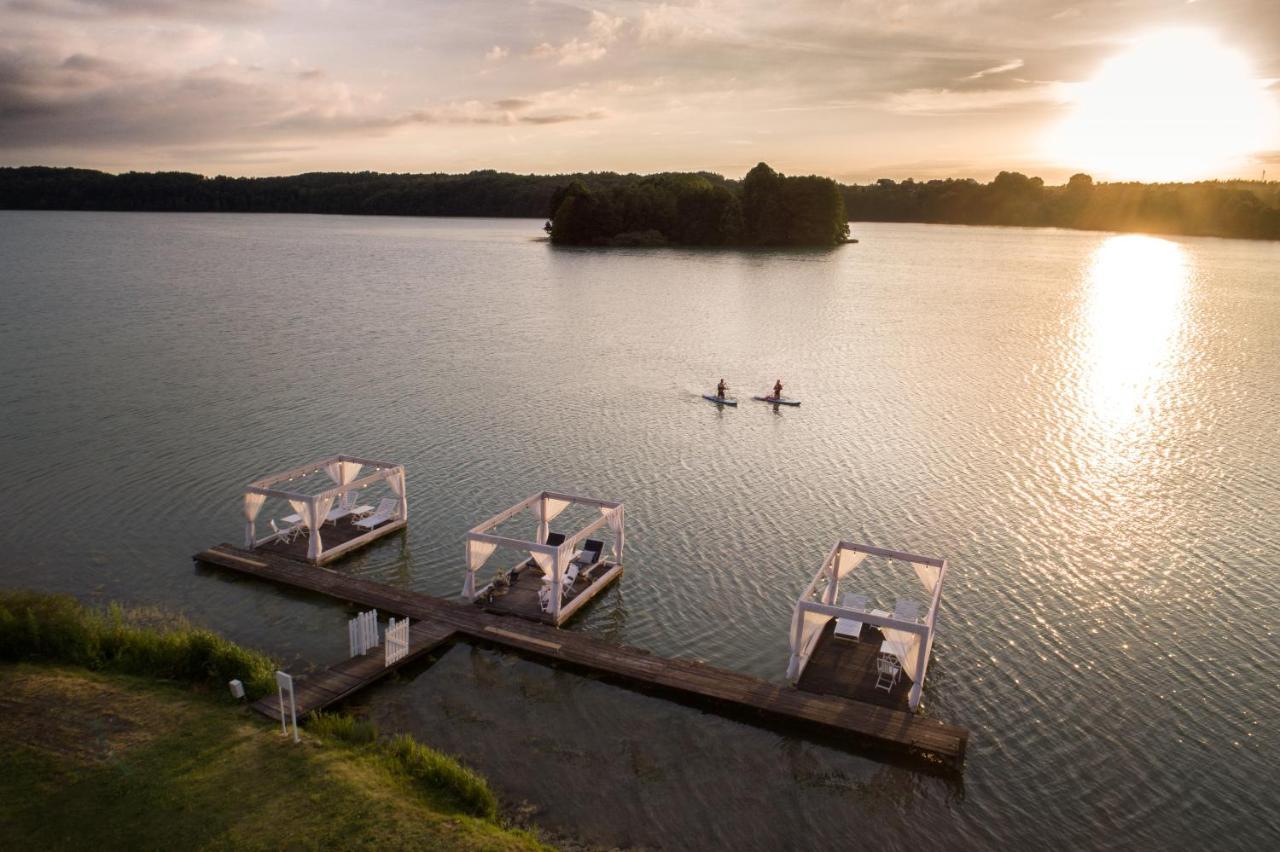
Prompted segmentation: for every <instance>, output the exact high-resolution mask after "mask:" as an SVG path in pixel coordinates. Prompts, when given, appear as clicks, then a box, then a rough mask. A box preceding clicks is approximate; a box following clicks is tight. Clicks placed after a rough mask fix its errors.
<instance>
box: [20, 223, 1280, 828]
mask: <svg viewBox="0 0 1280 852" xmlns="http://www.w3.org/2000/svg"><path fill="white" fill-rule="evenodd" d="M540 224H541V223H540V222H533V221H523V220H520V221H513V220H462V219H391V218H350V217H336V216H335V217H321V216H274V215H195V214H193V215H188V214H128V213H71V212H68V213H20V212H0V257H2V258H3V265H2V266H0V291H2V292H3V296H4V305H5V309H4V311H3V313H2V314H0V356H2V357H3V364H4V370H3V374H2V375H0V406H2V408H0V470H3V471H4V475H3V479H0V483H3V485H2V487H0V493H3V494H4V498H3V504H2V505H3V508H4V517H5V518H6V519H7V523H6V524H5V526H4V530H3V533H0V542H2V543H3V553H4V558H3V560H2V563H0V584H3V585H7V586H29V587H34V588H38V589H46V590H58V591H67V592H72V593H74V594H76V595H79V596H81V597H82V598H85V599H86V600H91V601H106V600H111V599H117V600H122V601H126V602H129V603H138V604H156V605H161V606H164V607H167V608H170V609H174V610H180V611H182V612H185V613H187V614H189V615H190V616H191V617H192V618H193V619H195V620H197V621H199V622H202V623H205V624H208V625H210V626H212V627H214V628H216V629H218V630H221V631H223V632H225V633H226V634H228V635H229V636H231V637H232V638H234V639H236V640H238V641H240V642H243V643H246V644H251V645H254V646H258V647H261V648H263V649H265V650H268V651H270V652H272V653H274V654H276V655H278V656H280V657H281V658H282V659H284V660H286V661H288V662H290V663H291V664H292V665H294V666H295V667H298V668H299V669H301V668H304V667H305V665H306V664H307V663H309V662H310V663H327V662H333V661H335V660H337V659H339V658H341V657H342V656H343V655H344V654H345V652H346V629H345V628H346V625H345V620H346V619H347V618H348V617H349V615H350V613H349V612H348V611H347V610H346V609H345V608H344V607H342V606H338V605H335V604H333V603H330V602H327V601H325V600H321V599H317V598H311V597H307V596H303V595H300V594H294V593H288V592H285V591H282V590H279V589H275V588H272V587H269V586H266V585H263V584H256V583H252V582H245V581H235V580H232V579H230V578H228V577H226V576H223V575H219V574H216V573H205V572H197V571H196V570H195V569H194V568H193V566H192V562H191V555H192V554H193V553H195V552H196V551H198V550H200V549H202V548H204V547H206V546H209V545H211V544H215V543H217V542H221V541H232V542H237V541H239V539H240V537H241V519H240V495H241V489H242V487H243V486H244V485H245V484H246V483H247V482H248V481H249V480H251V479H255V478H257V477H259V476H261V475H265V474H267V473H271V472H275V471H278V470H283V469H285V468H288V467H292V466H294V465H296V464H301V463H304V462H307V461H310V460H312V459H315V458H319V457H322V456H326V455H329V454H333V453H338V452H343V453H351V454H355V455H362V456H366V457H371V458H387V459H391V460H395V461H399V462H402V463H404V464H405V465H406V466H407V470H408V499H409V505H410V524H409V528H408V530H407V531H406V532H405V533H404V534H398V535H395V536H391V537H388V538H387V539H383V540H382V541H380V542H378V543H377V544H376V545H375V546H374V547H372V548H370V549H367V550H365V551H363V552H361V553H359V554H358V555H356V556H353V557H351V558H349V559H347V560H344V561H343V562H341V563H339V564H338V567H339V568H340V570H344V571H351V572H355V573H358V574H360V575H364V576H367V577H370V578H373V579H376V580H379V581H382V582H387V583H393V584H397V585H402V586H406V587H410V588H413V589H417V590H420V591H423V592H428V593H431V594H437V595H455V594H457V593H458V592H459V591H460V590H461V587H462V581H463V566H464V554H463V543H462V542H463V540H462V536H463V534H464V533H465V532H466V530H467V529H469V528H470V527H471V526H473V525H475V524H476V523H479V522H480V521H482V520H484V519H486V518H488V517H489V516H491V515H493V514H494V513H496V512H498V511H499V510H501V509H504V508H506V507H507V506H509V505H511V504H513V503H515V502H516V501H517V500H519V499H521V498H523V497H525V496H527V495H528V494H531V493H533V492H535V491H538V490H541V489H544V488H549V489H555V490H565V491H570V492H573V493H582V494H589V495H594V496H599V497H605V498H611V499H620V500H623V501H625V503H626V507H627V509H626V511H627V558H626V565H627V573H626V575H625V576H624V578H623V580H622V582H621V583H620V584H619V585H618V586H617V587H615V588H613V589H611V590H610V591H609V592H607V593H606V594H605V595H604V596H603V597H602V598H601V599H600V600H598V601H596V602H593V603H592V604H591V606H590V607H589V609H588V611H587V612H586V613H585V614H584V615H583V617H581V618H580V619H578V620H576V621H574V622H573V623H572V624H571V625H570V626H569V628H568V629H572V630H582V631H589V632H592V633H596V634H600V635H602V636H604V637H607V638H608V639H610V640H615V641H620V642H625V643H627V644H631V645H636V646H640V647H644V648H648V649H650V650H652V651H654V652H656V653H661V654H666V655H678V656H686V657H696V658H700V659H705V660H707V661H709V662H711V663H714V664H716V665H721V666H726V667H729V668H734V669H739V670H742V671H746V672H749V673H751V674H754V675H758V676H762V677H766V678H770V679H773V680H778V681H781V680H782V678H783V675H784V673H785V669H786V664H787V656H788V644H787V631H788V625H789V620H790V614H791V607H792V605H793V604H794V600H795V598H796V596H797V595H799V594H800V592H801V591H802V590H803V588H804V586H805V584H806V583H807V582H808V580H809V579H810V577H811V576H812V575H813V573H814V572H815V571H816V570H817V568H818V567H819V565H820V564H821V562H822V559H823V557H824V556H825V554H826V552H827V550H828V549H829V548H830V547H831V545H832V544H833V543H834V542H835V541H836V540H837V539H839V538H844V539H850V540H855V541H863V542H867V543H871V544H875V545H880V546H884V547H891V548H895V549H901V550H908V551H914V552H919V553H925V554H932V555H940V556H945V557H947V558H948V559H949V560H950V566H951V567H950V574H949V576H948V579H947V584H946V586H945V590H944V594H943V599H942V610H941V615H940V617H939V621H938V636H937V640H936V643H935V645H934V648H933V658H932V664H931V666H930V670H929V678H928V682H927V684H926V686H925V689H924V700H923V703H922V710H923V712H925V713H927V714H929V715H931V716H934V717H937V718H939V719H942V720H944V721H948V722H952V723H955V724H959V725H963V726H966V727H968V728H970V729H971V730H972V732H973V734H972V738H971V740H970V746H969V752H968V760H967V764H966V767H965V771H964V773H963V778H962V779H960V780H956V779H948V778H945V777H937V776H934V775H930V774H926V773H922V772H919V771H916V770H915V769H912V768H910V767H907V766H899V765H895V764H892V763H884V762H879V761H876V760H872V759H869V758H868V757H866V756H863V755H859V754H858V753H857V752H856V751H847V750H843V749H840V748H833V747H832V746H831V745H830V744H825V743H820V742H815V741H812V740H809V739H803V738H797V737H793V736H788V735H784V734H780V733H777V732H774V731H770V730H766V729H761V728H755V727H750V726H746V725H743V724H739V723H737V722H733V721H729V720H725V719H722V718H720V717H717V716H714V715H707V714H703V713H700V712H698V711H697V710H695V709H691V708H688V707H684V706H681V705H678V704H672V703H668V702H664V701H661V700H659V699H656V698H651V697H646V696H643V695H639V694H635V693H632V692H629V691H626V690H623V689H620V688H617V687H612V686H608V685H605V684H602V683H600V682H598V681H595V680H592V679H588V678H583V677H579V676H576V675H573V674H568V673H565V672H560V671H555V670H552V669H549V668H545V667H543V666H541V665H538V664H536V663H533V662H529V661H525V660H520V659H516V658H512V657H509V656H505V655H503V654H501V653H499V652H496V651H493V650H487V649H477V648H473V647H471V646H468V645H458V646H456V647H454V648H453V649H452V650H450V651H448V652H447V653H446V654H444V656H443V657H442V658H441V659H440V660H439V661H438V662H436V663H435V664H434V665H430V666H419V667H417V668H416V669H414V670H413V671H412V672H411V673H410V675H411V676H407V677H401V678H399V679H397V680H396V681H395V682H392V683H389V684H387V685H385V686H382V687H379V688H377V689H375V690H373V691H372V692H370V693H369V694H367V695H366V696H365V697H363V698H361V699H360V700H359V704H360V705H361V709H362V711H364V712H367V713H368V714H369V715H370V716H372V717H373V718H375V719H377V720H378V721H379V722H380V724H381V725H382V727H383V728H384V730H406V731H411V732H412V733H414V734H415V735H417V736H418V737H419V738H420V739H422V740H423V741H425V742H427V743H429V744H431V745H435V746H438V747H440V748H443V749H445V750H447V751H450V752H452V753H454V754H457V755H459V756H460V757H461V758H462V759H463V760H464V761H466V762H467V763H469V764H471V765H473V766H475V767H477V768H478V769H480V770H481V771H482V772H484V773H486V774H488V775H489V776H490V777H491V778H492V780H493V782H494V784H495V786H496V788H497V789H498V790H499V792H500V794H501V795H502V796H503V797H504V798H505V799H506V800H507V801H509V802H519V801H527V802H529V803H530V804H531V805H533V806H534V807H536V808H537V809H538V812H539V816H538V821H539V822H540V823H541V824H542V825H544V826H546V827H548V828H550V829H551V830H553V831H557V832H562V833H564V834H568V835H573V836H577V837H579V838H582V839H584V840H586V841H589V842H593V843H601V844H620V845H640V846H656V847H664V848H673V849H675V848H706V847H711V846H724V847H733V848H736V849H777V848H787V847H800V846H804V847H806V848H842V847H843V848H851V847H853V846H855V845H856V846H867V847H868V848H911V849H917V850H918V849H932V848H939V849H941V848H957V847H969V848H975V847H988V848H990V847H996V846H999V847H1013V848H1020V847H1026V846H1031V845H1043V844H1045V843H1046V842H1048V843H1049V844H1050V845H1053V846H1058V847H1088V848H1108V847H1123V848H1135V847H1136V848H1159V847H1166V846H1178V847H1209V846H1212V847H1215V848H1227V847H1235V848H1241V849H1245V848H1260V847H1266V846H1272V847H1274V846H1275V845H1277V844H1278V843H1280V825H1278V822H1277V821H1278V820H1280V785H1277V783H1276V782H1277V774H1276V760H1277V755H1280V727H1278V726H1277V722H1276V715H1277V714H1276V711H1275V700H1276V697H1277V694H1278V689H1280V675H1278V673H1280V642H1278V641H1277V634H1276V630H1277V623H1276V622H1277V615H1278V614H1280V592H1277V587H1276V582H1275V581H1276V566H1277V564H1278V563H1280V520H1277V519H1278V518H1280V442H1278V441H1277V436H1276V431H1277V422H1280V421H1278V420H1277V417H1278V416H1280V273H1278V272H1277V270H1280V245H1276V244H1268V243H1257V242H1246V241H1230V240H1215V239H1198V238H1173V239H1165V238H1153V237H1145V236H1133V235H1130V236H1125V235H1114V234H1103V233H1081V232H1065V231H1053V230H1029V229H1006V228H1000V229H998V228H964V227H948V226H929V225H893V224H856V223H855V224H854V225H853V236H855V237H857V238H858V239H859V240H860V241H861V242H860V243H859V244H857V245H849V246H844V247H841V248H839V249H836V250H834V251H811V252H795V251H793V252H783V251H778V252H767V251H753V252H741V251H710V250H707V251H698V250H677V249H670V250H652V249H650V250H626V249H614V250H607V251H605V250H584V249H560V248H553V247H552V246H550V245H548V244H547V243H546V242H543V241H540V240H539V239H538V238H539V237H540V236H541V232H540V230H539V226H540ZM722 376H723V377H724V378H726V379H727V380H728V382H729V383H730V386H731V388H732V390H733V391H735V392H736V393H737V394H738V395H739V396H740V397H742V398H743V400H744V401H743V403H742V405H741V407H739V408H738V409H736V410H731V409H726V410H720V409H717V408H716V407H715V406H712V405H709V404H707V403H706V402H704V401H703V400H701V399H700V397H699V394H700V393H703V392H706V391H709V390H710V389H711V388H712V387H713V386H714V385H715V383H716V381H717V380H718V379H719V378H720V377H722ZM778 377H781V378H782V379H783V381H784V382H785V383H786V387H787V393H788V395H791V396H795V397H798V398H800V399H802V400H804V404H803V406H802V407H801V408H799V409H784V410H781V411H774V410H773V409H772V408H770V407H768V406H765V405H762V404H759V403H752V402H750V401H749V400H748V399H747V397H749V395H750V394H752V393H756V392H760V391H763V390H764V389H765V388H767V387H769V386H770V385H772V383H773V380H774V379H776V378H778ZM262 520H265V518H264V519H262ZM509 555H510V558H509V559H505V560H504V559H503V558H502V555H501V554H499V555H497V556H495V557H494V559H493V560H492V561H491V565H495V566H498V565H499V564H500V563H501V564H503V565H506V564H511V562H512V561H514V559H515V558H516V557H515V556H514V554H509ZM486 570H487V569H486ZM531 732H534V733H531Z"/></svg>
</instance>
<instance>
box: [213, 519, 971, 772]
mask: <svg viewBox="0 0 1280 852" xmlns="http://www.w3.org/2000/svg"><path fill="white" fill-rule="evenodd" d="M195 559H196V560H197V561H198V562H202V563H205V564H208V565H215V566H219V567H221V568H226V569H229V570H231V571H235V572H238V573H240V574H246V575H249V576H252V577H257V578H260V579H264V580H270V581H273V582H276V583H280V584H283V585H286V586H291V587H293V588H297V589H306V590H309V591H312V592H318V593H320V594H324V595H328V596H330V597H333V598H336V599H339V600H343V601H348V602H350V603H354V604H357V605H359V606H362V607H370V608H377V609H378V610H379V611H380V612H386V613H393V614H396V615H400V616H406V617H408V618H410V619H412V620H413V621H414V622H422V623H423V627H422V629H423V630H424V631H426V630H427V629H428V628H429V631H430V636H431V637H436V638H435V639H434V645H432V646H431V647H438V646H439V645H441V644H443V643H445V642H448V641H450V640H452V639H456V638H462V639H471V640H478V641H481V642H486V643H490V644H495V645H499V646H502V647H504V648H509V649H512V650H515V651H517V652H520V653H522V654H525V655H529V656H534V657H538V658H541V659H544V660H549V661H551V662H554V663H559V664H565V665H569V666H572V667H575V668H578V669H582V670H586V671H591V672H595V673H598V674H602V675H605V676H607V677H609V678H611V679H615V680H618V681H620V682H622V683H624V684H627V685H629V686H634V687H636V688H639V689H642V690H646V691H656V692H659V693H662V694H665V695H669V696H671V697H674V698H677V699H680V700H684V701H688V702H691V703H696V704H699V705H701V706H709V707H710V708H712V709H719V710H724V711H729V712H731V713H732V714H733V715H735V716H740V717H746V718H749V719H759V720H761V721H770V722H782V723H800V724H802V725H805V726H808V727H812V728H815V729H818V730H822V731H824V732H826V733H834V734H837V735H840V736H843V737H846V738H848V737H854V738H857V739H858V740H860V741H862V742H864V743H866V744H870V745H873V746H878V747H885V748H890V749H894V750H899V751H905V752H908V753H916V754H920V755H924V756H926V757H929V758H931V759H936V760H941V761H943V762H944V763H947V764H950V765H952V766H959V765H960V764H961V763H962V762H963V760H964V754H965V748H966V746H967V744H968V740H969V732H968V731H967V730H965V729H964V728H959V727H956V726H954V725H947V724H944V723H942V722H939V721H937V720H934V719H926V718H922V717H920V716H917V715H915V714H912V713H906V712H903V711H901V710H894V709H890V708H887V707H880V706H876V705H873V704H868V703H865V702H861V701H854V700H850V699H848V698H843V697H840V696H835V695H819V694H814V693H809V692H804V691H802V690H798V689H795V688H793V687H790V686H785V685H779V684H775V683H770V682H768V681H765V680H761V679H759V678H755V677H752V676H750V675H746V674H742V673H739V672H734V671H730V670H727V669H722V668H718V667H715V666H709V665H706V664H705V663H699V662H695V661H692V660H679V659H668V658H664V657H658V656H655V655H653V654H651V653H649V652H648V651H645V650H643V649H639V648H631V647H628V646H624V645H615V644H612V643H609V642H606V641H604V640H601V639H599V638H597V637H595V636H592V635H590V634H586V633H577V632H573V631H566V630H559V629H556V628H555V627H551V626H548V625H544V624H539V623H536V622H531V621H526V620H524V619H521V618H517V617H513V616H504V615H497V614H494V613H490V612H485V611H484V610H482V609H480V608H479V607H477V606H473V605H470V604H465V603H459V602H455V601H449V600H444V599H442V598H436V597H432V596H431V595H425V594H422V593H420V592H413V591H409V590H406V589H397V588H393V587H391V586H386V585H383V584H381V583H375V582H372V581H370V580H364V579H361V578H359V577H350V576H347V575H345V574H340V573H338V572H336V571H333V570H331V569H327V568H320V567H316V566H313V565H308V564H305V563H301V562H296V561H293V560H290V559H287V558H284V557H281V556H277V555H275V554H270V553H255V552H251V551H246V550H242V549H240V548H238V547H234V546H232V545H229V544H222V545H218V546H216V547H213V548H210V549H208V550H205V551H202V552H200V553H198V554H196V556H195ZM416 627H417V625H415V629H416ZM423 635H424V636H426V635H427V634H426V633H424V634H423ZM439 637H444V638H439ZM428 641H432V640H429V639H426V638H424V640H423V642H424V650H422V651H419V652H418V653H419V654H421V653H426V652H427V651H426V650H425V646H426V644H427V643H428ZM413 650H414V649H413V648H412V647H411V653H412V651H413ZM338 668H341V667H335V669H331V670H330V671H331V672H333V671H335V670H336V669H338ZM348 674H350V673H348V672H346V671H343V672H342V673H341V675H339V674H334V675H332V677H331V678H330V679H328V680H325V681H324V682H323V683H319V684H317V686H316V688H315V693H316V695H315V696H314V700H319V698H320V697H321V696H320V693H326V694H329V695H332V696H333V697H332V698H331V699H330V700H329V701H328V702H327V704H332V703H333V702H335V701H337V700H339V699H340V698H342V697H345V696H346V695H350V694H351V693H353V692H355V691H356V690H357V689H360V688H363V686H365V685H367V684H368V683H371V682H372V680H373V679H365V680H363V681H361V682H360V683H359V684H358V685H357V684H355V683H347V684H346V685H344V684H343V682H342V681H340V680H339V678H340V677H342V676H346V675H348ZM378 676H379V677H380V676H381V675H378ZM353 679H355V680H358V679H359V678H358V676H353ZM301 684H302V682H301V681H300V682H299V695H301V691H302V690H301ZM300 700H301V699H300ZM326 706H327V705H326ZM301 709H302V708H301V706H299V711H301ZM276 712H277V711H276V709H275V707H272V708H271V713H270V714H269V715H273V714H275V713H276Z"/></svg>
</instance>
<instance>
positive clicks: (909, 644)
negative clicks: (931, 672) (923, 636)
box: [880, 627, 920, 680]
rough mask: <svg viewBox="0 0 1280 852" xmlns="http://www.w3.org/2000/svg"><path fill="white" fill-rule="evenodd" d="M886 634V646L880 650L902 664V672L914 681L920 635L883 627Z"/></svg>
mask: <svg viewBox="0 0 1280 852" xmlns="http://www.w3.org/2000/svg"><path fill="white" fill-rule="evenodd" d="M880 632H881V633H883V634H884V645H883V646H882V647H881V649H880V650H882V651H886V652H888V653H890V654H893V655H894V656H895V657H897V658H898V662H900V663H902V670H903V671H904V672H906V673H907V674H908V675H911V677H912V679H913V680H914V679H915V675H916V655H917V654H918V653H919V651H920V635H919V634H918V633H910V632H908V631H906V630H894V629H893V628H892V627H881V628H880Z"/></svg>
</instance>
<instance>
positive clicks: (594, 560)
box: [569, 538, 604, 571]
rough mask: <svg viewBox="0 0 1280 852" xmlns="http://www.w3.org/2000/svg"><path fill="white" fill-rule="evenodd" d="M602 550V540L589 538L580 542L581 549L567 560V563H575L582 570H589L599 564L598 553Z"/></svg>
mask: <svg viewBox="0 0 1280 852" xmlns="http://www.w3.org/2000/svg"><path fill="white" fill-rule="evenodd" d="M603 552H604V542H603V541H596V540H595V539H594V538H589V539H587V540H586V541H584V542H583V543H582V550H579V551H578V552H577V553H576V554H575V555H574V557H573V559H572V560H570V561H569V564H570V565H571V566H572V565H577V566H578V567H579V568H580V569H581V570H583V571H590V570H591V569H592V568H594V567H596V566H597V565H599V564H600V561H601V560H600V554H601V553H603Z"/></svg>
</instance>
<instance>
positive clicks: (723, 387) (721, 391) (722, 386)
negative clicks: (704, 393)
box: [716, 379, 729, 399]
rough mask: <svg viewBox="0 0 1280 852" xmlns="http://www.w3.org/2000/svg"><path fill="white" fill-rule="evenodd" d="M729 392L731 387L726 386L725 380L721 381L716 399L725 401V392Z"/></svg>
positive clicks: (717, 386) (717, 388)
mask: <svg viewBox="0 0 1280 852" xmlns="http://www.w3.org/2000/svg"><path fill="white" fill-rule="evenodd" d="M728 390H729V386H728V385H727V384H725V382H724V379H721V380H720V384H718V385H716V399H724V395H725V392H726V391H728Z"/></svg>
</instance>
